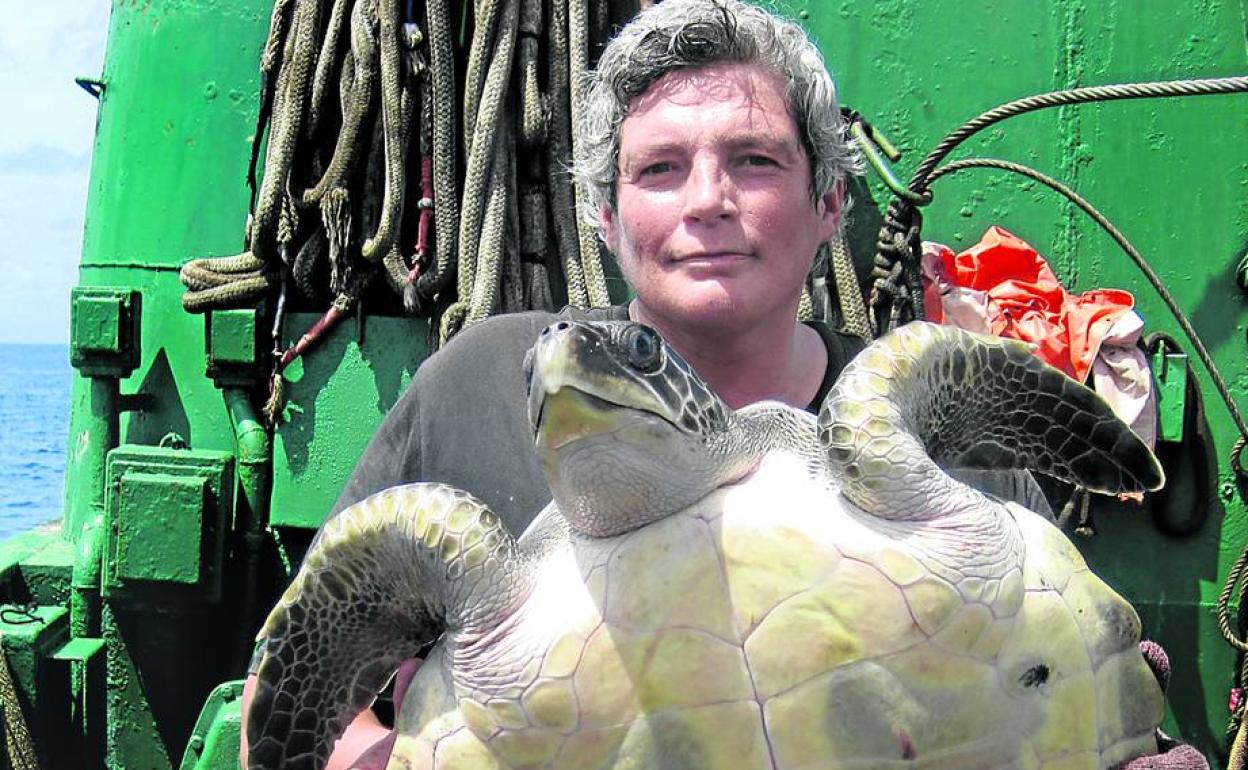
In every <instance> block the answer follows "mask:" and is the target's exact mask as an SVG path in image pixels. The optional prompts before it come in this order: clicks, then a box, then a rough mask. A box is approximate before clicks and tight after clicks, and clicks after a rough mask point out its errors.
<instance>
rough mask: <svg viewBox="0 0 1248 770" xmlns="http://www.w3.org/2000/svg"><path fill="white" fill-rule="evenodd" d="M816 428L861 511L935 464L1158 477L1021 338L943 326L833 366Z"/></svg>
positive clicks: (1096, 402) (1113, 421)
mask: <svg viewBox="0 0 1248 770" xmlns="http://www.w3.org/2000/svg"><path fill="white" fill-rule="evenodd" d="M819 427H820V438H821V440H822V441H823V443H824V446H825V448H826V449H827V451H828V456H829V459H830V460H831V462H832V465H833V468H834V469H836V471H837V473H838V475H840V476H842V477H843V478H844V479H845V481H846V493H847V494H849V495H850V496H851V498H853V497H854V495H855V494H858V491H859V490H862V491H863V492H864V493H865V494H863V495H862V497H863V499H870V500H871V501H872V502H871V504H870V505H868V506H867V507H874V506H875V505H876V504H878V503H879V498H880V497H881V496H888V495H889V494H890V493H889V492H888V491H887V489H886V488H894V489H895V488H897V487H898V485H899V484H900V485H901V486H903V487H904V486H907V485H909V484H911V483H912V481H913V480H914V479H917V478H919V477H921V476H924V475H929V474H931V473H935V471H936V468H935V466H934V464H933V461H935V462H936V463H940V464H941V465H944V466H946V467H967V468H1027V469H1031V470H1038V471H1040V472H1042V473H1046V474H1049V475H1052V476H1056V477H1058V478H1061V479H1064V480H1067V481H1073V482H1075V483H1077V484H1080V485H1081V486H1084V487H1087V488H1088V489H1090V490H1092V491H1096V492H1105V493H1116V492H1139V491H1145V490H1154V489H1157V488H1159V487H1160V486H1161V484H1162V483H1163V479H1164V476H1163V474H1162V470H1161V466H1160V465H1159V464H1158V462H1157V459H1156V458H1155V457H1154V456H1153V454H1152V452H1151V451H1149V449H1148V447H1147V446H1146V445H1145V444H1144V442H1143V441H1141V440H1140V438H1139V437H1138V436H1136V435H1135V434H1134V433H1133V432H1132V431H1131V429H1130V428H1129V427H1127V426H1126V425H1125V424H1124V423H1123V422H1122V421H1121V420H1119V419H1118V417H1117V416H1115V415H1114V414H1113V412H1112V411H1111V410H1110V408H1109V405H1108V404H1106V403H1105V402H1104V401H1103V400H1102V399H1101V398H1100V397H1099V396H1097V395H1096V394H1095V393H1093V392H1092V391H1091V390H1089V389H1088V388H1086V387H1084V386H1083V385H1081V384H1079V383H1077V382H1075V381H1074V380H1072V379H1070V378H1069V377H1067V376H1066V375H1065V374H1063V373H1062V372H1060V371H1058V370H1057V369H1055V368H1053V367H1051V366H1049V365H1047V364H1045V363H1044V362H1042V361H1040V360H1039V359H1037V358H1036V357H1035V356H1034V355H1032V353H1031V350H1030V349H1029V348H1028V346H1027V345H1026V344H1024V343H1022V342H1018V341H1016V340H1007V339H1001V338H997V337H987V336H984V335H978V334H972V333H970V332H966V331H963V330H961V329H957V328H954V327H949V326H938V325H935V324H929V323H922V322H916V323H912V324H907V325H906V326H903V327H901V328H900V329H898V330H897V331H895V332H893V333H892V334H890V335H888V336H886V337H883V338H881V339H879V340H877V341H876V342H875V343H873V344H872V345H871V346H870V347H868V348H867V350H865V351H863V353H862V354H860V355H859V356H858V357H857V358H856V359H854V361H853V362H851V363H850V365H849V366H848V367H846V369H845V371H844V372H843V373H842V374H841V377H840V379H839V380H838V381H837V384H836V386H835V387H834V388H833V390H832V393H831V394H829V396H828V399H827V401H826V402H825V404H824V408H823V410H822V412H821V414H820V417H819ZM923 469H926V470H923ZM929 477H930V475H929ZM886 507H887V506H886Z"/></svg>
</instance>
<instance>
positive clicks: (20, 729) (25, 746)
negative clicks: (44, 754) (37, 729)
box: [0, 639, 39, 770]
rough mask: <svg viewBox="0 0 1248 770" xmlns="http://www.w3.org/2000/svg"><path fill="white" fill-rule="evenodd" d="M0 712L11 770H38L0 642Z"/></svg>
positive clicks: (10, 672)
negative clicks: (0, 713)
mask: <svg viewBox="0 0 1248 770" xmlns="http://www.w3.org/2000/svg"><path fill="white" fill-rule="evenodd" d="M0 712H2V716H3V723H4V748H5V753H6V755H7V756H8V760H9V767H12V768H13V770H39V758H38V756H37V755H36V754H35V744H34V741H33V740H32V739H31V736H30V726H29V725H27V723H26V712H25V711H24V710H23V709H22V702H21V700H20V699H18V697H17V687H16V686H15V684H14V682H13V672H12V671H10V670H9V653H8V649H7V648H6V647H5V646H4V644H3V640H2V639H0Z"/></svg>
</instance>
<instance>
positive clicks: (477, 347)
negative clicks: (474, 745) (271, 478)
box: [333, 306, 863, 535]
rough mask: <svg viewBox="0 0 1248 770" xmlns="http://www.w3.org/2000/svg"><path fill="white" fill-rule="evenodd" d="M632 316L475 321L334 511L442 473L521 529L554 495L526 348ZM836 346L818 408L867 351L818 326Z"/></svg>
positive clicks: (433, 362)
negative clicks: (586, 324) (547, 334)
mask: <svg viewBox="0 0 1248 770" xmlns="http://www.w3.org/2000/svg"><path fill="white" fill-rule="evenodd" d="M561 317H564V318H574V319H585V320H620V321H623V320H627V319H628V308H626V307H623V306H617V307H610V308H603V309H599V310H577V309H574V308H568V309H565V310H564V311H563V312H562V313H559V314H556V313H542V312H531V313H515V314H509V315H502V316H496V317H494V318H490V319H488V320H486V321H483V322H482V323H480V324H478V325H476V326H473V327H470V328H468V329H466V330H464V331H463V332H462V333H460V334H459V335H458V336H456V337H455V338H454V339H452V340H451V342H450V343H449V344H448V345H447V346H446V347H445V348H444V349H442V350H440V351H438V353H436V354H435V355H433V356H430V358H429V359H428V360H427V361H425V363H424V364H423V365H422V366H421V367H420V369H419V370H417V372H416V376H415V377H414V378H413V380H412V383H411V385H410V386H409V387H408V389H407V391H406V392H405V393H404V394H403V396H402V397H401V398H400V399H399V401H398V402H397V403H396V404H395V405H394V408H392V409H391V410H390V413H389V414H388V415H387V416H386V418H385V420H384V421H383V422H382V424H381V427H380V428H378V430H377V433H376V434H375V435H374V436H373V439H372V441H371V442H370V443H369V445H368V447H367V448H366V449H365V450H364V454H363V455H362V456H361V457H360V460H359V463H358V464H357V465H356V467H355V472H354V473H352V474H351V478H350V479H349V480H348V481H347V485H346V487H345V488H344V489H343V491H342V494H341V495H340V496H339V498H338V502H337V503H335V505H334V510H333V513H335V514H336V513H337V512H338V511H340V510H342V509H343V508H346V507H347V506H349V505H352V504H354V503H356V502H358V501H360V500H363V499H364V498H366V497H368V496H369V495H371V494H373V493H375V492H380V491H381V490H383V489H387V488H389V487H392V486H395V485H396V484H407V483H410V482H413V481H437V482H441V483H444V484H450V485H451V486H455V487H459V488H460V489H463V490H465V491H467V492H471V493H472V494H473V495H476V496H477V497H478V498H480V499H481V500H482V501H483V502H484V503H485V504H486V505H488V506H489V507H490V509H491V510H493V511H494V512H495V513H496V514H498V516H499V518H501V519H502V520H503V522H504V523H505V524H506V525H507V528H508V529H509V530H511V532H512V533H514V534H516V535H519V534H520V533H521V532H523V531H524V529H525V527H527V526H528V524H529V522H530V521H532V519H533V517H534V516H536V515H537V513H538V512H539V511H541V509H542V508H543V507H545V505H546V504H547V503H548V502H550V490H549V488H548V487H547V485H546V478H545V476H543V475H542V471H541V466H540V465H539V463H538V460H537V453H536V452H535V451H534V450H533V428H532V427H531V426H530V425H529V417H528V407H527V403H528V402H527V398H528V386H527V383H526V382H525V380H524V371H523V364H524V356H525V353H527V352H528V350H529V348H531V347H532V346H533V343H534V342H535V341H536V340H537V336H538V334H540V333H541V331H542V329H544V328H546V327H547V326H548V325H550V324H551V323H553V322H555V321H556V320H558V319H559V318H561ZM810 326H811V327H813V328H814V329H815V330H816V331H817V332H819V336H820V337H821V338H822V339H823V341H824V344H825V345H826V346H827V349H828V367H827V370H826V371H825V373H824V377H823V382H822V383H821V384H820V387H819V392H818V393H817V394H816V396H815V399H814V401H813V402H812V403H811V404H810V406H808V407H807V408H808V409H809V410H810V411H812V412H813V411H817V410H818V407H819V405H820V404H822V403H823V399H824V397H825V396H826V395H827V394H828V391H829V390H830V389H831V388H832V384H833V383H834V382H836V378H837V376H838V375H839V374H840V373H841V370H842V369H844V368H845V364H847V363H849V361H850V359H852V358H853V357H854V356H855V355H856V354H857V353H858V351H859V350H861V349H862V347H863V344H862V341H861V340H859V339H858V338H857V337H853V336H850V335H848V334H843V333H841V332H837V331H834V330H833V329H831V328H829V327H828V326H827V325H826V324H821V323H812V324H810Z"/></svg>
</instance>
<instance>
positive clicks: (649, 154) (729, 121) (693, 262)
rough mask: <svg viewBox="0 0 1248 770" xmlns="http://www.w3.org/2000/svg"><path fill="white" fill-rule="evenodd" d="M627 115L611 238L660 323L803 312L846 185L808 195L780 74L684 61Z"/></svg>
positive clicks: (697, 324)
mask: <svg viewBox="0 0 1248 770" xmlns="http://www.w3.org/2000/svg"><path fill="white" fill-rule="evenodd" d="M631 107H632V109H631V111H630V112H629V114H628V117H626V118H625V119H624V122H623V124H622V125H621V126H620V157H619V181H618V183H617V187H616V193H617V194H616V207H615V209H614V210H612V209H611V208H610V207H605V206H604V207H603V210H602V212H601V214H602V223H603V230H604V234H605V236H606V241H607V246H608V247H609V248H610V249H611V251H612V252H613V253H614V254H615V255H616V257H617V258H618V260H619V262H620V267H621V269H622V270H623V272H624V276H625V278H627V279H628V281H629V283H630V284H631V285H632V287H633V289H634V291H635V292H636V294H637V300H638V303H639V304H640V305H641V306H642V308H643V310H644V312H645V314H646V315H647V316H648V317H649V319H650V320H651V321H653V322H658V323H659V325H660V326H665V325H666V326H668V327H669V328H670V327H673V326H675V327H682V328H686V329H696V328H701V327H707V326H709V325H714V326H715V327H716V328H719V329H720V330H722V331H724V332H728V331H731V330H732V329H733V328H745V326H746V325H752V324H756V323H759V322H761V321H765V320H773V321H778V320H780V319H786V320H787V321H788V322H793V321H794V319H795V318H796V310H797V303H798V300H799V298H800V294H801V287H802V282H803V280H804V278H805V276H806V273H807V272H808V271H809V269H810V266H811V262H812V260H813V259H814V255H815V251H816V249H817V248H818V246H819V244H820V243H822V242H823V241H825V240H827V239H828V238H830V237H831V236H832V235H833V233H834V232H835V229H836V224H837V222H836V220H837V216H838V213H839V192H833V193H829V194H828V195H826V196H824V197H823V198H822V199H821V200H818V201H815V200H812V198H811V178H810V162H809V159H808V158H807V156H806V152H805V150H804V148H803V146H802V142H801V139H800V137H799V134H798V130H797V125H796V124H795V123H794V121H793V117H792V115H790V113H789V110H788V106H787V104H786V102H785V98H784V88H783V85H782V83H781V82H780V81H779V79H778V78H777V77H776V76H774V75H773V74H772V73H771V72H769V71H768V70H766V69H764V68H762V67H760V66H757V65H742V64H721V65H713V66H709V67H705V68H701V69H696V70H678V71H675V72H672V73H669V74H668V75H666V76H664V77H663V78H661V79H659V80H658V81H656V82H655V83H654V85H652V86H651V87H650V88H649V89H648V90H647V91H646V92H645V93H644V94H642V95H641V96H640V97H638V98H637V99H636V100H635V101H634V102H633V104H632V105H631Z"/></svg>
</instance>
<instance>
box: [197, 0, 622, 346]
mask: <svg viewBox="0 0 1248 770" xmlns="http://www.w3.org/2000/svg"><path fill="white" fill-rule="evenodd" d="M422 6H423V7H422ZM547 7H548V8H549V13H550V18H549V19H545V20H544V19H543V18H542V14H543V4H542V3H541V2H540V0H477V1H476V2H475V4H474V7H473V8H472V9H471V11H472V17H471V19H472V24H471V45H470V46H469V47H468V50H458V49H457V45H456V43H455V37H454V34H455V33H454V31H453V29H452V27H451V24H452V20H451V13H452V12H451V8H450V5H449V0H427V2H426V3H415V2H414V0H404V1H403V2H400V0H276V2H275V3H274V6H273V13H272V15H271V17H270V22H269V36H268V40H267V42H266V45H265V49H264V53H263V55H262V57H261V62H260V72H261V88H260V109H259V114H258V117H257V121H258V123H257V126H258V130H257V132H256V137H255V142H254V144H253V152H252V162H251V164H250V168H249V172H248V182H249V185H250V186H251V188H252V191H253V195H252V208H253V211H252V214H251V216H250V217H249V219H248V222H247V224H246V227H245V239H244V240H245V249H246V250H245V251H244V252H243V253H241V254H238V255H236V256H230V257H211V258H205V259H194V260H190V261H189V262H187V264H186V265H185V266H184V268H183V271H182V280H183V283H184V284H185V285H186V287H187V292H186V294H185V295H184V297H183V306H184V307H185V308H186V309H187V310H188V311H190V312H206V311H208V310H212V309H215V308H226V307H246V306H255V305H257V304H258V303H259V302H261V301H262V300H264V299H274V298H275V297H277V298H278V301H277V302H276V303H274V305H273V307H281V308H285V307H286V306H288V305H289V306H291V307H294V308H295V309H302V310H309V309H317V308H319V309H321V310H325V309H326V308H327V307H328V308H331V309H332V314H333V316H334V318H338V317H341V316H342V315H343V314H344V309H345V310H350V309H351V308H354V307H358V303H359V301H360V299H361V298H362V296H363V294H364V293H366V292H368V291H369V290H370V288H371V287H372V286H373V285H374V284H377V285H385V286H388V287H389V288H390V289H391V290H392V291H393V292H394V293H395V294H397V295H398V296H399V297H401V299H402V302H401V305H400V306H401V307H402V308H403V309H404V311H405V312H408V313H412V314H419V315H423V316H435V317H439V316H440V318H439V320H438V322H437V323H435V324H434V328H435V329H436V330H437V334H436V336H435V339H434V344H435V346H436V345H437V344H440V343H442V342H445V341H446V340H447V339H448V338H449V337H450V336H452V335H453V334H455V333H456V332H457V331H459V330H460V329H462V328H464V327H465V326H468V325H471V324H473V323H477V322H479V321H480V320H482V319H483V318H485V317H487V316H489V315H491V314H493V313H497V312H501V311H512V310H522V309H528V308H552V307H553V305H554V304H555V303H556V302H558V301H560V300H561V299H562V297H560V296H559V295H560V294H562V292H563V289H564V287H565V285H566V288H567V299H568V302H569V303H571V304H577V305H582V306H584V305H605V304H607V303H608V302H609V298H608V297H607V293H606V284H605V280H604V279H603V270H602V264H601V257H600V252H599V249H598V243H597V239H596V238H595V237H594V236H593V234H592V233H591V232H590V231H589V230H588V229H585V228H583V227H581V226H580V225H578V222H577V216H576V205H575V195H576V192H575V190H574V189H573V186H572V183H571V179H570V176H569V175H568V174H567V169H568V167H569V166H570V164H571V155H572V149H573V148H572V134H571V121H572V119H573V118H572V116H571V113H572V111H573V109H580V103H581V101H582V93H581V92H582V91H583V88H584V77H583V73H584V71H585V69H586V66H587V61H588V56H589V53H588V51H589V46H590V45H592V44H593V41H592V40H591V39H590V38H591V37H593V35H592V34H591V33H590V32H589V29H590V26H591V25H590V23H589V21H588V16H589V14H590V11H589V9H588V6H587V4H586V2H585V0H575V1H574V2H573V3H572V4H570V5H569V4H565V3H551V4H548V6H547ZM595 11H596V12H597V13H599V14H600V15H601V14H602V13H603V11H602V9H598V8H596V9H595ZM544 22H545V23H544ZM599 22H600V23H599V24H597V25H596V26H595V28H606V27H608V26H609V25H607V24H605V23H604V22H603V20H599ZM543 59H545V61H546V62H547V65H546V66H547V68H548V69H547V73H546V82H545V84H544V88H545V92H543V83H542V82H541V78H540V77H539V72H538V65H539V63H540V62H541V61H542V60H543ZM457 67H462V68H463V72H464V73H465V74H464V79H465V83H464V90H463V111H462V113H460V112H459V110H458V109H457V107H456V105H457V103H458V101H459V98H460V95H459V94H458V93H457V90H456V76H455V72H456V69H457ZM335 85H336V86H337V87H336V89H335ZM335 90H336V91H337V98H334V92H335ZM415 116H419V118H418V119H416V118H415ZM413 126H418V127H419V128H418V129H417V130H413V128H412V127H413ZM266 130H267V139H268V144H267V150H266V151H265V157H264V163H263V172H264V173H263V179H262V180H261V182H260V184H259V186H258V188H257V186H256V184H255V178H256V173H257V166H258V165H259V155H260V148H261V146H262V142H263V139H264V135H265V133H266ZM518 148H522V150H521V149H518ZM458 158H463V159H464V167H463V169H462V182H461V181H460V169H459V167H458V160H457V159H458ZM411 180H419V182H418V183H414V182H413V181H411ZM413 190H418V191H419V193H418V194H413V193H412V191H413ZM565 269H566V270H567V275H566V277H565V276H564V275H563V273H564V270H565ZM377 277H381V278H382V279H383V280H382V281H376V278H377ZM283 312H284V311H282V312H278V313H277V315H278V318H277V319H276V323H275V328H276V329H277V332H276V333H277V335H278V336H279V337H280V334H281V332H280V327H281V315H282V314H283ZM326 312H327V315H328V314H329V312H330V311H326ZM314 342H315V340H312V341H309V342H307V343H306V344H305V347H304V349H306V348H307V346H310V345H311V344H313V343H314ZM275 348H276V349H277V350H275V352H281V351H280V348H281V341H280V339H278V340H276V341H275Z"/></svg>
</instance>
